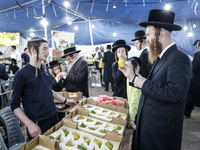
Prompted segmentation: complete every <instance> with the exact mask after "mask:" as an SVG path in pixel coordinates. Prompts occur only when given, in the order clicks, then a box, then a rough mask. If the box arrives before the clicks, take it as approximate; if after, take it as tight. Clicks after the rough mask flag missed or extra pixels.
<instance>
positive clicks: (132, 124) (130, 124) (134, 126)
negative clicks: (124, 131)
mask: <svg viewBox="0 0 200 150" xmlns="http://www.w3.org/2000/svg"><path fill="white" fill-rule="evenodd" d="M127 128H128V129H133V130H136V125H135V124H134V123H128V125H127Z"/></svg>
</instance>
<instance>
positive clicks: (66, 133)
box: [63, 129, 69, 137]
mask: <svg viewBox="0 0 200 150" xmlns="http://www.w3.org/2000/svg"><path fill="white" fill-rule="evenodd" d="M63 132H64V133H65V137H66V136H67V135H68V134H69V132H68V131H67V129H63Z"/></svg>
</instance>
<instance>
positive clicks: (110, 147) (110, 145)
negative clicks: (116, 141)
mask: <svg viewBox="0 0 200 150" xmlns="http://www.w3.org/2000/svg"><path fill="white" fill-rule="evenodd" d="M106 146H107V147H108V148H109V149H110V150H112V149H113V145H112V144H111V143H110V142H109V141H107V143H106Z"/></svg>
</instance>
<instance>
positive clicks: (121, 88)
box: [112, 40, 131, 98]
mask: <svg viewBox="0 0 200 150" xmlns="http://www.w3.org/2000/svg"><path fill="white" fill-rule="evenodd" d="M130 49H131V47H130V46H129V45H126V41H124V40H117V41H116V42H115V44H114V47H113V48H112V52H113V53H114V54H115V61H116V62H114V63H113V64H112V77H113V82H114V92H113V96H117V97H123V98H127V92H126V77H125V76H124V74H123V73H122V72H121V71H120V70H119V69H118V68H119V66H118V60H119V58H122V59H123V60H124V61H125V60H126V59H127V58H128V51H130Z"/></svg>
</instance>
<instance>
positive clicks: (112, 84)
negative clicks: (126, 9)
mask: <svg viewBox="0 0 200 150" xmlns="http://www.w3.org/2000/svg"><path fill="white" fill-rule="evenodd" d="M108 86H109V82H105V91H109V89H108ZM111 89H112V91H114V83H113V82H111Z"/></svg>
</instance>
